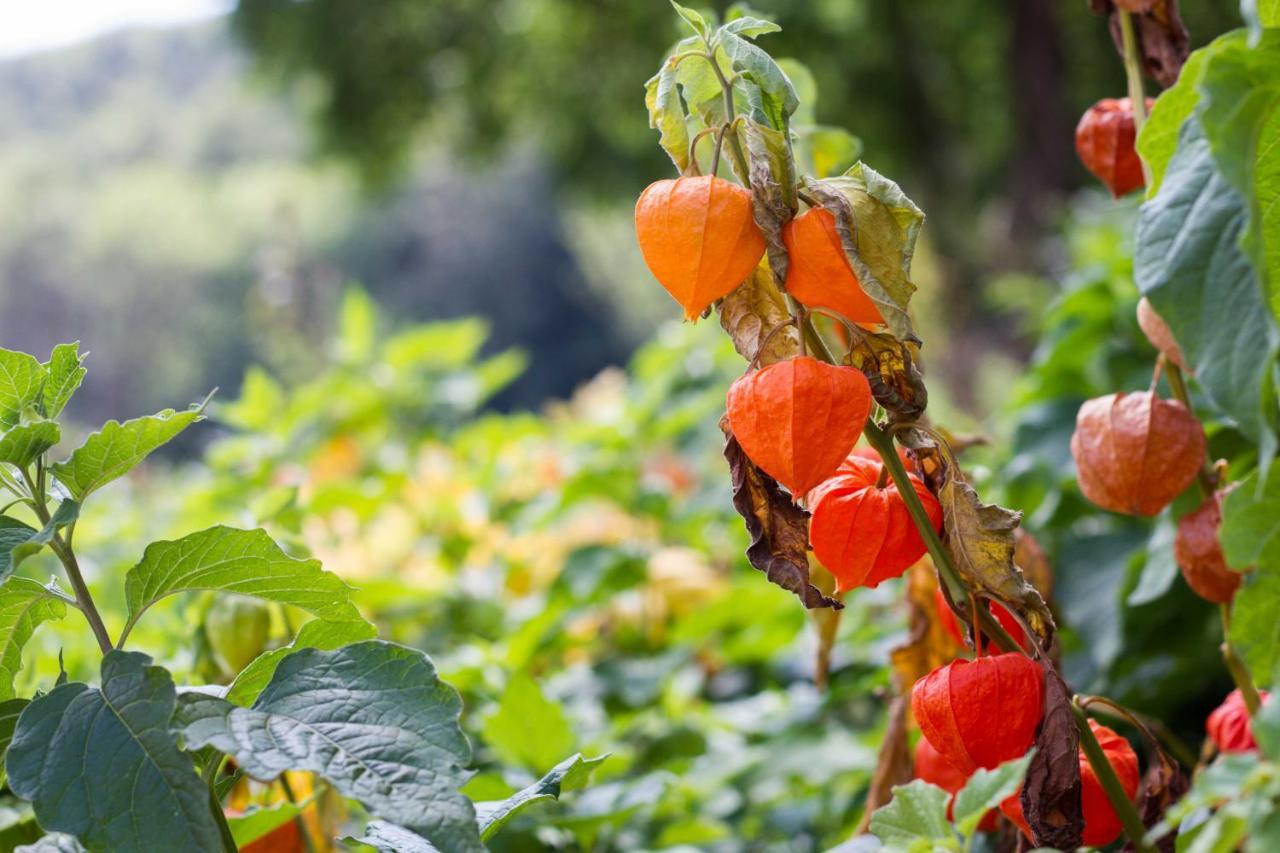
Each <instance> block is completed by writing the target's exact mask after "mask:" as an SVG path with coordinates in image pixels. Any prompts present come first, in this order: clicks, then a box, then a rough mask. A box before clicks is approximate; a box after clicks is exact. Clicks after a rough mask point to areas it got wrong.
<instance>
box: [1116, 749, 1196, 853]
mask: <svg viewBox="0 0 1280 853" xmlns="http://www.w3.org/2000/svg"><path fill="white" fill-rule="evenodd" d="M1190 787H1191V780H1189V779H1188V778H1187V774H1186V773H1184V772H1183V770H1182V768H1181V767H1180V766H1178V763H1177V762H1176V761H1174V760H1173V759H1171V758H1169V756H1167V755H1165V753H1164V751H1163V750H1161V751H1160V753H1159V755H1158V760H1157V761H1155V762H1153V763H1152V764H1151V766H1150V767H1148V768H1147V772H1146V774H1145V775H1144V776H1143V779H1142V791H1141V793H1139V794H1138V815H1139V816H1140V817H1141V818H1142V825H1143V826H1145V827H1146V828H1147V829H1150V828H1151V827H1153V826H1155V825H1156V824H1157V823H1159V822H1160V820H1161V819H1162V818H1163V817H1164V813H1165V812H1166V811H1168V809H1169V806H1171V805H1173V804H1174V803H1176V802H1178V800H1180V799H1182V797H1183V795H1184V794H1186V793H1187V790H1188V789H1189V788H1190ZM1177 840H1178V831H1177V830H1176V829H1172V830H1170V831H1169V832H1167V833H1165V834H1164V835H1162V836H1161V837H1160V839H1159V840H1158V841H1156V848H1157V849H1158V850H1160V851H1161V853H1173V851H1174V850H1175V849H1177ZM1132 849H1133V845H1132V844H1129V845H1126V846H1125V850H1132Z"/></svg>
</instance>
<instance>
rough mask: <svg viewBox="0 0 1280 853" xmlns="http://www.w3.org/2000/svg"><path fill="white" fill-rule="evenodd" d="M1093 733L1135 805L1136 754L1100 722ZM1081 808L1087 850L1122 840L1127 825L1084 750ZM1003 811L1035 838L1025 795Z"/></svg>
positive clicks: (1003, 806)
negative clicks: (1025, 810) (1026, 814)
mask: <svg viewBox="0 0 1280 853" xmlns="http://www.w3.org/2000/svg"><path fill="white" fill-rule="evenodd" d="M1089 729H1090V730H1091V731H1092V732H1093V736H1094V737H1095V738H1097V739H1098V746H1100V747H1102V751H1103V753H1104V754H1105V755H1106V756H1107V763H1108V764H1110V765H1111V769H1112V770H1114V771H1115V773H1116V777H1117V778H1119V780H1120V785H1121V787H1123V788H1124V792H1125V794H1126V795H1127V796H1128V797H1129V800H1130V801H1131V802H1132V801H1133V800H1134V798H1136V797H1137V796H1138V784H1139V782H1140V781H1141V773H1140V771H1139V769H1138V756H1137V755H1136V754H1135V753H1134V751H1133V747H1131V746H1130V745H1129V742H1128V741H1127V740H1125V739H1124V738H1122V737H1120V735H1118V734H1116V733H1115V732H1113V731H1112V730H1111V729H1109V728H1107V727H1106V726H1104V725H1102V724H1101V723H1099V722H1097V721H1096V720H1090V721H1089ZM1080 805H1081V812H1082V813H1083V816H1084V833H1083V835H1081V839H1080V840H1081V844H1082V845H1083V846H1085V847H1105V846H1106V845H1108V844H1110V843H1111V842H1113V841H1115V840H1116V839H1117V838H1119V837H1120V831H1121V830H1122V829H1123V828H1124V825H1123V824H1122V823H1120V818H1119V816H1117V815H1116V811H1115V809H1114V808H1113V807H1112V805H1111V800H1109V799H1108V798H1107V792H1106V791H1105V790H1103V788H1102V783H1101V782H1099V781H1098V777H1097V775H1095V774H1094V772H1093V765H1091V764H1090V763H1089V759H1088V758H1087V757H1086V756H1085V754H1084V750H1081V751H1080ZM1000 811H1002V812H1004V814H1005V816H1006V817H1007V818H1009V820H1011V821H1013V822H1014V823H1015V824H1017V826H1018V828H1019V829H1021V830H1022V832H1023V834H1024V835H1026V836H1027V838H1031V827H1030V826H1028V825H1027V821H1026V819H1025V818H1024V817H1023V814H1022V800H1021V792H1019V793H1017V794H1014V795H1013V796H1012V797H1009V798H1008V799H1007V800H1005V801H1004V802H1002V803H1001V804H1000Z"/></svg>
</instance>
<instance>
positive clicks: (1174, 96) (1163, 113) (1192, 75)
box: [1134, 36, 1225, 198]
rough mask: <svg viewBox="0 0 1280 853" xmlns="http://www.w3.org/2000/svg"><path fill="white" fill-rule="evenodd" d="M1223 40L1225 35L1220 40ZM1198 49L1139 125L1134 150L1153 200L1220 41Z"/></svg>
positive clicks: (1193, 108)
mask: <svg viewBox="0 0 1280 853" xmlns="http://www.w3.org/2000/svg"><path fill="white" fill-rule="evenodd" d="M1223 38H1225V36H1224V37H1223ZM1223 38H1219V39H1218V40H1217V41H1215V42H1213V43H1211V44H1209V45H1207V46H1205V47H1202V48H1200V49H1199V50H1197V51H1195V52H1194V53H1192V54H1191V55H1190V56H1189V57H1187V61H1186V62H1185V63H1184V64H1183V66H1182V71H1181V72H1179V74H1178V82H1177V83H1175V84H1174V85H1172V86H1170V87H1169V88H1168V89H1165V90H1164V92H1163V93H1161V95H1160V97H1159V98H1157V99H1156V104H1155V106H1154V107H1153V108H1152V110H1151V115H1149V116H1147V120H1146V122H1145V123H1144V124H1143V125H1142V132H1141V133H1139V134H1138V139H1137V141H1136V143H1135V144H1134V147H1135V148H1137V149H1138V153H1139V154H1140V155H1142V159H1143V160H1144V161H1145V162H1146V164H1147V168H1148V169H1150V170H1151V181H1150V182H1149V183H1148V184H1147V198H1153V197H1155V194H1156V192H1157V191H1158V190H1159V189H1160V184H1161V183H1162V182H1163V181H1164V172H1165V169H1167V168H1168V166H1169V160H1170V158H1172V157H1173V152H1174V151H1175V150H1177V148H1178V133H1179V132H1180V131H1181V130H1182V125H1183V124H1185V123H1186V121H1187V119H1189V118H1191V115H1192V113H1194V112H1195V110H1196V105H1197V104H1199V103H1200V88H1199V86H1200V75H1201V74H1202V73H1204V64H1205V61H1206V60H1207V59H1208V57H1209V56H1210V54H1212V53H1213V51H1214V50H1216V49H1217V47H1216V46H1217V45H1218V44H1219V43H1220V42H1221V41H1222V40H1223Z"/></svg>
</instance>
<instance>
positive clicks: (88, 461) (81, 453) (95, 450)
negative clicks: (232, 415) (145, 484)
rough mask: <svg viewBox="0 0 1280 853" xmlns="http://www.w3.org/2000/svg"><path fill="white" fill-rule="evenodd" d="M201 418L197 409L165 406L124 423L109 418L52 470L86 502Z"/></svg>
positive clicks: (69, 489) (51, 468)
mask: <svg viewBox="0 0 1280 853" xmlns="http://www.w3.org/2000/svg"><path fill="white" fill-rule="evenodd" d="M201 419H202V415H201V414H200V412H199V411H196V410H189V411H186V412H175V411H174V410H173V409H165V410H164V411H163V412H160V413H159V414H155V415H149V416H147V417H144V418H135V419H134V420H131V421H125V422H124V423H120V422H118V421H107V422H106V423H105V424H103V426H102V429H101V430H100V431H98V432H95V433H94V434H93V435H91V436H89V438H88V439H87V440H86V441H85V443H84V444H82V445H81V446H80V447H78V448H77V449H76V450H75V452H73V453H72V454H71V456H70V457H69V458H68V459H66V460H65V461H63V462H59V463H57V464H55V465H52V466H50V469H49V470H51V471H52V472H53V475H54V476H55V477H57V478H58V480H59V481H60V482H61V483H62V485H64V486H66V487H67V491H68V492H70V493H71V496H72V497H73V498H75V499H76V500H78V501H83V500H84V499H85V497H86V496H87V495H89V494H90V493H91V492H93V491H95V490H97V489H100V488H102V487H103V486H105V485H106V484H107V483H110V482H111V481H112V480H114V479H115V478H117V477H119V476H121V475H122V474H124V473H126V472H127V471H129V469H130V468H133V467H134V466H135V465H137V464H138V463H139V462H141V461H142V460H143V459H146V458H147V456H148V455H150V454H151V452H152V451H153V450H155V449H156V448H158V447H160V446H162V445H164V444H166V443H168V442H169V441H170V440H171V439H172V438H173V437H174V436H176V435H177V434H178V433H180V432H182V431H183V430H184V429H186V428H187V427H189V426H190V425H191V424H193V423H195V422H196V421H198V420H201Z"/></svg>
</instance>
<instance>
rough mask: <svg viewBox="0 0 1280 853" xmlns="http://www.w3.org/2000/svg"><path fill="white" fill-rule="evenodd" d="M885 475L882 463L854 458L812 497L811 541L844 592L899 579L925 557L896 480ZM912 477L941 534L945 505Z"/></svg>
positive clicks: (910, 475) (815, 491) (821, 561)
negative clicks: (912, 565) (883, 475)
mask: <svg viewBox="0 0 1280 853" xmlns="http://www.w3.org/2000/svg"><path fill="white" fill-rule="evenodd" d="M882 471H884V466H883V465H882V464H881V463H880V462H877V461H872V460H870V459H866V458H864V457H862V456H850V457H849V458H848V459H846V460H845V461H844V462H842V463H841V464H840V467H839V469H838V470H837V471H836V473H835V476H833V477H831V478H830V479H828V480H826V481H825V482H823V483H822V485H820V486H818V488H816V489H814V490H813V492H812V493H810V495H809V509H810V511H811V512H812V513H813V516H812V518H811V519H810V520H809V541H810V542H811V543H812V544H813V553H814V556H816V557H817V558H818V562H820V563H822V565H823V566H825V567H826V569H827V571H829V572H831V574H833V575H835V577H836V581H837V585H838V587H839V589H840V591H841V592H844V591H846V590H850V589H853V588H854V587H858V586H867V587H875V586H877V585H879V584H880V583H881V582H882V581H886V580H888V579H889V578H896V577H898V576H899V575H901V574H902V573H903V572H905V571H906V570H907V569H908V568H910V567H911V564H912V563H914V562H915V561H916V560H919V559H920V558H921V557H923V556H924V552H925V544H924V540H923V539H921V538H920V532H919V531H918V530H916V526H915V524H914V523H913V522H912V521H911V514H910V513H909V512H908V511H907V505H906V503H905V502H904V501H903V499H902V495H901V494H899V493H898V487H897V486H896V485H894V482H893V480H891V479H888V478H887V477H885V478H884V480H883V482H881V478H882V474H881V472H882ZM907 476H908V479H910V480H911V486H912V488H914V489H915V492H916V494H917V495H918V496H919V498H920V502H921V503H922V504H923V505H924V510H925V513H927V514H928V516H929V521H930V522H932V523H933V528H934V530H941V529H942V505H941V504H939V503H938V499H937V498H935V497H934V496H933V494H932V493H931V492H930V491H929V490H928V489H927V488H926V487H925V485H924V483H922V482H921V481H920V479H919V478H918V477H916V476H915V475H914V474H908V475H907Z"/></svg>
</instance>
